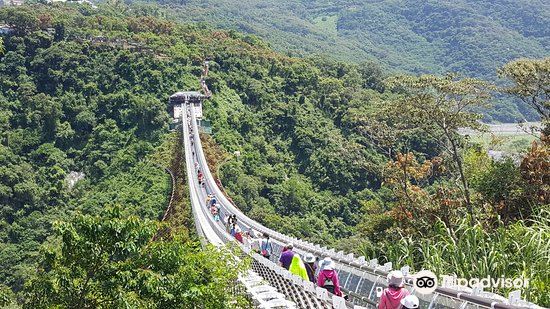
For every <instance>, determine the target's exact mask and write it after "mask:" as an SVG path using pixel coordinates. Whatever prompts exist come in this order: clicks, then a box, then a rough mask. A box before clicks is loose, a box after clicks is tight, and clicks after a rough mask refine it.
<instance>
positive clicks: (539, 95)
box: [498, 57, 550, 135]
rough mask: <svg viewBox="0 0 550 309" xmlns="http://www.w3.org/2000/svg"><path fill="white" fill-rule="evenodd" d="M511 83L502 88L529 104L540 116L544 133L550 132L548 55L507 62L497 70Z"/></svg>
mask: <svg viewBox="0 0 550 309" xmlns="http://www.w3.org/2000/svg"><path fill="white" fill-rule="evenodd" d="M498 73H499V75H500V76H501V77H503V78H507V79H509V80H510V81H511V82H512V85H511V86H509V87H508V88H505V89H504V90H505V91H506V92H507V93H509V94H512V95H514V96H516V97H518V98H520V99H521V100H522V101H523V102H524V103H525V104H527V105H529V106H531V107H532V108H533V109H535V111H536V112H537V113H538V114H539V116H540V117H541V119H542V121H543V123H544V125H545V126H546V128H545V134H546V135H549V134H550V124H549V123H548V122H549V121H550V120H549V119H550V57H548V58H544V59H519V60H515V61H512V62H510V63H507V64H506V65H505V66H503V67H502V68H501V69H499V71H498Z"/></svg>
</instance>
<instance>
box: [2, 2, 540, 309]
mask: <svg viewBox="0 0 550 309" xmlns="http://www.w3.org/2000/svg"><path fill="white" fill-rule="evenodd" d="M204 9H206V8H204ZM161 13H166V11H165V10H164V9H160V8H157V7H155V6H149V7H144V6H132V5H130V6H126V5H122V4H120V3H118V4H116V6H111V5H104V6H100V7H99V8H98V9H93V8H91V7H89V6H86V5H76V4H58V5H34V6H24V7H20V8H3V9H2V10H0V20H1V22H3V23H6V24H8V25H9V26H11V28H12V29H13V32H12V33H10V34H7V35H3V36H2V39H3V46H4V48H3V53H2V55H1V58H0V87H1V92H0V104H1V105H0V106H1V109H0V128H2V131H0V141H1V142H0V147H1V148H0V203H1V204H0V207H1V213H0V215H1V217H0V219H1V225H0V239H1V240H2V243H1V244H0V246H1V249H2V250H0V264H1V265H0V266H1V271H0V281H1V282H2V284H3V286H0V293H1V294H0V296H2V297H1V298H0V300H2V301H4V300H5V299H6V298H7V299H8V300H9V301H11V302H18V303H20V304H24V305H26V306H27V307H29V308H35V307H40V306H43V307H56V306H57V307H62V308H68V307H79V308H80V307H84V306H82V304H83V302H84V303H85V304H86V305H87V306H90V307H94V306H95V305H96V304H97V303H98V302H104V301H105V302H109V304H110V305H111V306H112V307H116V306H118V305H120V302H119V301H124V302H126V303H127V304H134V305H136V306H138V307H139V306H144V307H156V308H165V307H170V306H176V305H177V304H181V303H185V304H190V306H191V307H193V305H196V304H197V303H198V301H199V300H200V299H203V298H205V299H209V300H211V301H212V303H211V304H207V306H208V305H212V306H218V307H226V306H227V305H228V304H229V303H230V302H231V301H233V300H232V299H231V297H230V296H229V295H227V294H224V288H225V286H227V285H230V282H231V280H234V279H235V276H236V272H231V271H229V272H228V270H227V269H224V267H223V265H226V264H225V261H227V262H228V263H229V262H231V259H230V258H229V257H227V256H223V255H222V254H219V255H216V254H215V253H213V252H209V251H206V252H199V251H198V248H197V246H196V244H193V242H189V239H187V238H185V237H184V238H185V239H181V237H182V236H181V235H172V237H173V238H172V237H169V238H168V239H166V240H165V241H163V242H156V243H153V244H152V245H150V242H149V239H151V237H152V235H153V234H154V231H155V229H156V228H157V225H156V224H155V223H154V222H152V221H153V220H155V219H158V218H159V216H160V214H161V213H162V211H163V209H164V207H165V203H166V193H167V190H168V179H167V176H166V175H165V174H164V173H163V172H162V170H160V169H158V168H157V167H156V166H155V165H153V164H152V163H155V162H157V161H155V159H154V158H157V157H160V158H166V157H168V156H169V155H167V154H166V153H163V154H162V155H158V153H159V152H165V151H166V145H165V146H161V143H162V141H166V140H167V138H166V136H165V133H166V130H167V122H168V117H167V100H168V96H169V95H170V94H172V93H173V92H175V91H178V90H192V89H197V88H198V86H199V84H198V81H197V77H198V76H199V75H200V73H201V64H202V61H203V60H204V59H207V58H208V59H209V60H210V63H211V66H210V74H209V77H208V79H207V80H206V83H207V84H208V86H209V88H210V89H211V90H212V92H213V98H212V99H211V100H209V101H207V103H206V104H205V107H204V114H205V117H206V118H208V119H209V120H211V121H212V129H213V134H212V138H213V141H214V142H215V143H217V144H218V145H219V146H220V147H221V149H222V150H223V151H225V152H227V153H233V151H236V150H239V151H241V156H240V157H231V156H228V157H227V159H226V160H225V161H224V162H223V163H222V165H221V166H219V170H220V178H221V180H222V182H223V184H224V186H225V187H226V189H227V191H228V193H229V195H230V196H231V197H232V198H233V200H234V201H235V202H236V204H237V206H239V207H240V208H241V209H242V210H243V211H245V212H246V213H248V214H249V215H250V216H251V217H252V218H254V219H256V220H259V221H260V222H262V223H263V224H265V225H267V226H269V227H272V228H275V229H277V230H279V231H280V232H283V233H286V234H289V235H295V236H298V237H301V238H305V239H309V240H312V241H314V242H317V243H323V244H327V245H331V246H336V247H338V248H340V249H345V250H347V251H353V252H356V253H357V254H364V255H365V256H368V257H373V258H374V257H377V258H380V260H381V261H386V260H391V261H393V262H394V265H395V267H400V266H402V265H404V264H409V265H411V267H412V268H413V270H417V269H421V268H423V267H425V268H429V269H432V270H434V271H435V272H437V273H438V274H443V273H445V274H449V273H453V272H454V273H456V274H457V275H459V276H463V277H466V278H469V277H485V276H487V275H491V276H494V277H502V276H505V277H512V278H515V277H521V276H526V277H528V278H529V279H530V280H531V286H530V287H529V288H528V289H524V290H523V291H522V292H523V296H525V297H527V298H528V299H530V300H532V301H536V302H538V303H539V304H542V305H548V304H549V303H550V299H549V298H548V293H545V291H546V290H547V287H548V286H549V282H548V278H549V277H550V276H549V275H548V272H549V269H548V267H547V266H548V264H549V263H550V261H549V257H550V254H549V252H550V247H549V246H550V241H548V240H549V239H550V235H549V231H550V229H549V228H548V226H549V212H548V203H549V197H550V194H549V192H550V191H549V188H548V183H547V182H546V180H547V179H548V170H549V169H548V168H547V167H548V166H547V157H548V151H549V150H548V149H549V146H548V139H547V138H545V137H544V136H543V137H542V140H539V141H538V142H537V143H535V144H534V145H532V146H531V147H530V148H529V149H525V150H524V153H523V154H521V157H519V158H518V159H517V160H518V161H520V162H521V165H520V166H518V164H516V161H514V160H513V159H506V160H503V161H493V160H492V159H491V158H490V157H488V156H487V154H486V152H485V151H484V149H483V148H482V146H481V145H478V144H476V143H474V142H472V141H471V140H469V139H468V138H467V137H464V136H462V135H460V134H458V129H459V128H462V127H470V128H473V129H479V128H480V124H479V123H478V121H477V120H479V119H480V115H478V114H475V113H473V112H472V111H473V110H479V109H480V108H483V107H485V104H486V103H488V102H490V100H491V99H490V94H491V92H492V89H493V88H492V87H491V85H489V84H488V83H486V82H483V81H481V80H476V79H471V78H462V77H457V76H453V75H446V76H434V75H424V76H407V75H399V76H392V77H390V76H389V75H390V74H389V73H388V72H387V71H385V70H382V69H381V68H380V67H379V66H377V65H375V64H373V63H370V64H367V65H358V64H353V63H344V62H338V61H335V60H334V59H331V58H323V57H311V58H305V59H304V58H294V57H289V56H288V55H284V54H279V53H277V52H275V51H273V50H272V49H270V48H269V47H268V45H267V43H265V41H262V40H261V39H259V38H258V37H257V36H252V35H246V34H241V33H239V32H236V31H223V30H214V29H213V28H211V27H209V26H207V25H196V24H192V23H185V24H178V23H175V22H171V21H168V20H166V19H163V18H158V17H153V15H160V14H161ZM321 22H323V20H321ZM325 26H327V27H328V25H325ZM548 71H550V59H548V58H546V59H542V60H524V61H522V62H519V63H511V64H510V65H509V66H508V67H507V69H506V70H504V71H503V75H504V76H506V77H507V78H508V79H509V83H510V84H512V85H515V86H516V87H511V88H510V89H508V92H509V93H510V94H512V95H515V96H517V97H520V98H523V99H525V100H526V101H532V102H537V103H538V104H539V105H537V106H542V113H541V117H543V118H544V117H546V118H547V116H545V114H544V113H547V112H548V111H547V107H546V105H545V104H546V103H545V102H547V101H545V100H546V99H545V94H544V93H542V94H541V93H540V92H534V93H532V92H530V91H529V90H531V89H542V88H541V87H538V88H537V87H531V86H533V85H536V84H535V82H536V83H539V84H541V85H547V84H548V76H549V75H548V74H547V72H548ZM535 77H536V78H535ZM537 78H538V79H537ZM514 81H516V83H514ZM518 81H521V82H518ZM524 81H527V82H526V83H524ZM523 84H527V85H528V86H529V87H527V88H528V89H527V90H526V89H525V87H521V86H522V85H523ZM502 92H503V91H502ZM502 95H504V92H503V93H502ZM545 120H547V119H545ZM547 130H548V129H547ZM547 132H548V131H547ZM153 154H157V155H153ZM165 161H166V160H165ZM161 163H162V162H161ZM164 163H165V162H164ZM164 163H163V164H164ZM70 171H80V172H84V173H85V175H86V176H85V179H84V180H83V181H81V182H80V183H78V184H77V185H76V187H75V188H72V189H70V188H69V187H68V186H67V184H66V182H65V177H66V175H67V174H68V173H69V172H70ZM182 191H183V190H182ZM162 197H164V198H162ZM58 220H62V221H64V222H63V223H56V224H53V222H56V221H58ZM103 222H106V223H103ZM180 224H187V226H185V227H184V228H185V229H189V228H190V226H189V225H190V224H189V222H187V223H180ZM120 230H123V231H125V232H124V233H118V232H117V231H120ZM126 232H127V233H126ZM182 240H185V241H186V244H183V242H182ZM472 244H475V245H472ZM40 248H42V249H40ZM97 248H99V249H97ZM450 248H451V249H450ZM98 252H99V253H98ZM105 252H106V253H105ZM518 252H521V253H522V254H518ZM457 253H458V254H457ZM157 254H158V255H157ZM171 254H175V255H176V256H175V257H174V256H173V255H172V256H170V257H167V256H165V255H171ZM74 256H77V257H78V258H77V259H75V258H73V257H74ZM209 257H210V259H209ZM212 258H214V260H212ZM215 259H222V260H225V261H221V262H220V261H217V260H215ZM472 261H478V262H477V263H472ZM95 265H106V266H105V267H104V268H100V270H99V271H97V272H96V271H92V270H94V269H95V267H94V266H95ZM144 265H152V266H151V269H150V270H151V271H149V269H148V268H147V267H145V266H144ZM190 265H193V266H190ZM195 265H199V266H198V267H197V266H195ZM220 265H221V266H220ZM189 268H192V269H193V270H194V271H193V272H192V273H191V274H190V275H189V276H184V275H183V272H184V271H185V270H186V269H189ZM67 274H70V277H69V280H65V278H67V277H66V276H67ZM87 277H90V280H91V282H92V284H91V285H90V287H89V289H85V288H87V287H88V285H87V284H84V286H83V282H88V280H85V279H83V278H87ZM106 278H112V281H108V280H105V279H106ZM136 278H140V280H137V279H136ZM157 278H160V279H158V280H157ZM195 278H207V280H205V281H200V282H198V284H197V283H196V282H195ZM141 279H143V280H141ZM217 280H222V281H217ZM215 282H218V283H219V284H217V285H215V284H213V283H215ZM220 282H221V283H220ZM191 288H192V289H193V293H182V290H185V291H186V290H187V289H191ZM8 290H9V291H12V292H15V293H17V298H15V297H14V296H13V295H12V294H10V293H11V292H7V291H8ZM80 290H85V293H83V292H81V293H82V294H84V296H85V297H71V296H73V295H77V294H78V293H75V292H74V291H80ZM499 292H502V293H505V292H508V291H503V290H501V291H499ZM5 295H8V297H5ZM79 295H80V294H79ZM118 295H122V300H120V298H117V297H115V296H118ZM174 295H176V296H177V297H175V296H174ZM203 295H204V297H202V296H203Z"/></svg>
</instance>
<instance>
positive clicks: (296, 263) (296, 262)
mask: <svg viewBox="0 0 550 309" xmlns="http://www.w3.org/2000/svg"><path fill="white" fill-rule="evenodd" d="M288 271H290V272H291V273H292V274H294V275H296V276H298V277H300V278H302V280H305V281H308V280H309V277H308V274H307V270H306V266H305V265H304V262H303V261H302V259H301V258H300V255H299V254H298V253H294V256H293V257H292V262H290V267H289V268H288Z"/></svg>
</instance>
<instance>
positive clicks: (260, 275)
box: [171, 64, 536, 309]
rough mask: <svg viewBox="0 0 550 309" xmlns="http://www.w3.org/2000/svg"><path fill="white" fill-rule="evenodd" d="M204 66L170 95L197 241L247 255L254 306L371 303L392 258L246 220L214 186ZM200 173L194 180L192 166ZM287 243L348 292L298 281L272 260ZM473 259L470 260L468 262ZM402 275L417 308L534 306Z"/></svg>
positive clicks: (244, 285)
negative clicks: (328, 267)
mask: <svg viewBox="0 0 550 309" xmlns="http://www.w3.org/2000/svg"><path fill="white" fill-rule="evenodd" d="M207 72H208V65H207V64H206V65H205V68H204V69H203V76H202V78H201V87H202V88H203V89H202V90H203V94H200V93H199V92H180V93H176V94H174V95H173V96H171V103H172V105H173V107H174V111H175V112H174V115H175V117H177V122H178V123H179V124H180V126H179V129H181V130H182V132H183V139H184V143H183V144H184V151H185V164H186V168H187V182H188V187H189V193H190V195H189V196H190V200H191V206H192V213H193V218H194V221H195V226H196V229H197V233H198V235H199V236H200V238H201V241H202V242H203V244H206V243H210V244H212V245H214V246H218V247H223V246H226V245H227V244H234V245H235V246H237V247H238V248H239V252H240V253H239V256H240V257H241V258H242V257H245V256H249V257H250V258H251V259H252V267H251V269H250V270H249V271H248V272H247V273H245V274H243V275H241V276H240V279H239V281H240V282H239V283H238V284H237V285H238V286H239V287H240V292H241V293H246V294H247V295H248V296H249V298H250V299H252V301H253V302H254V304H255V305H256V306H257V307H259V308H337V309H341V308H357V309H358V308H376V306H377V303H378V301H379V295H377V294H378V293H377V291H379V290H380V289H383V288H385V287H386V286H387V282H386V278H387V275H388V272H389V271H391V270H392V268H393V265H392V263H386V264H384V265H379V264H378V261H377V260H376V259H370V260H367V259H366V258H365V257H363V256H360V257H356V256H354V254H353V253H349V254H346V253H344V252H342V251H336V250H335V249H332V248H327V247H325V246H321V245H319V244H313V243H310V242H307V241H304V240H301V239H297V238H293V237H290V236H287V235H284V234H282V233H279V232H277V231H274V230H272V229H269V228H267V227H265V226H263V225H262V224H260V223H258V222H256V221H254V220H252V219H250V218H249V217H247V216H246V215H245V214H244V213H242V212H241V211H240V210H239V209H238V208H237V207H236V206H235V205H234V204H233V203H232V201H230V199H229V198H228V197H227V196H226V195H225V194H224V192H223V191H222V189H221V188H220V187H219V185H218V182H216V179H214V177H213V175H212V173H211V171H210V168H209V166H208V163H207V160H206V157H205V155H204V152H203V147H202V143H201V139H200V136H199V126H198V119H197V115H201V114H202V107H201V105H200V104H201V103H202V100H204V99H207V98H209V97H210V96H211V92H210V91H209V90H208V88H207V86H206V83H205V82H204V80H205V79H204V78H205V75H206V74H207ZM199 170H200V171H201V174H202V175H203V177H201V179H199V176H198V173H197V172H198V171H199ZM210 194H211V195H213V196H214V197H215V198H216V200H217V204H218V205H219V206H220V217H222V218H223V217H224V216H225V215H228V214H232V215H236V217H237V222H238V225H239V226H240V228H241V229H242V230H243V231H246V230H250V229H253V230H255V231H258V232H260V233H265V234H267V235H269V236H270V241H271V243H272V247H273V254H272V255H271V259H266V258H264V257H263V256H261V255H259V254H258V253H256V252H253V251H252V250H251V249H250V248H249V247H246V246H244V245H242V244H241V243H240V242H238V241H236V239H235V238H234V237H233V236H231V235H230V234H229V233H228V232H227V230H226V227H225V225H224V224H223V220H215V218H214V217H213V216H212V214H211V212H210V208H209V206H208V205H207V202H206V200H207V196H208V195H210ZM287 243H292V244H293V245H294V251H295V252H297V253H298V254H300V255H301V256H305V255H306V254H308V253H311V254H313V255H314V256H316V257H320V258H324V257H330V258H332V260H333V261H335V263H336V270H337V272H338V274H339V278H340V286H341V290H342V291H343V292H344V294H346V295H348V298H347V299H344V298H342V297H339V296H336V295H332V294H330V293H328V292H327V290H325V289H323V288H321V287H317V286H316V285H315V284H314V283H312V282H309V281H304V280H303V279H302V278H300V277H298V276H295V275H293V274H292V273H290V272H289V271H287V270H286V269H284V268H282V267H280V266H279V265H277V263H276V259H277V258H278V256H279V254H280V253H281V251H282V248H283V247H284V246H285V244H287ZM472 262H475V261H472ZM402 271H403V272H404V274H405V275H406V276H405V278H406V283H407V284H406V288H407V289H408V290H409V291H410V292H411V294H413V295H416V296H417V297H418V298H419V301H420V308H429V309H432V308H433V309H437V308H460V309H466V308H497V309H512V308H526V307H528V308H534V307H536V305H534V304H531V303H528V302H526V301H524V300H521V299H520V298H519V295H518V294H517V293H512V294H511V295H510V296H509V297H508V298H505V297H503V296H500V295H497V294H493V293H490V292H485V291H483V290H482V289H473V290H472V289H469V288H464V287H461V286H450V287H438V288H437V289H436V290H435V292H433V293H431V294H420V293H417V291H415V289H414V287H413V285H412V280H413V279H412V276H411V275H410V274H408V267H404V268H402Z"/></svg>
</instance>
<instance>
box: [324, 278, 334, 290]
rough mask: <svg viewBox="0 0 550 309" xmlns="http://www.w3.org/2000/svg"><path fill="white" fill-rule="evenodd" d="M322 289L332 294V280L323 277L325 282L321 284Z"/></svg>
mask: <svg viewBox="0 0 550 309" xmlns="http://www.w3.org/2000/svg"><path fill="white" fill-rule="evenodd" d="M323 288H324V289H325V290H327V291H329V292H330V293H332V294H334V282H332V279H329V278H327V277H325V282H324V283H323Z"/></svg>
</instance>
